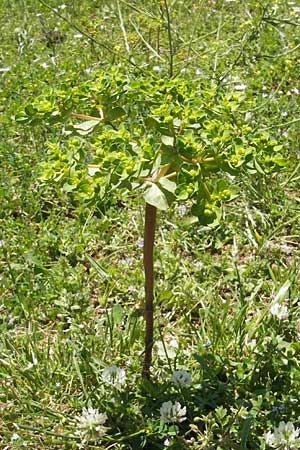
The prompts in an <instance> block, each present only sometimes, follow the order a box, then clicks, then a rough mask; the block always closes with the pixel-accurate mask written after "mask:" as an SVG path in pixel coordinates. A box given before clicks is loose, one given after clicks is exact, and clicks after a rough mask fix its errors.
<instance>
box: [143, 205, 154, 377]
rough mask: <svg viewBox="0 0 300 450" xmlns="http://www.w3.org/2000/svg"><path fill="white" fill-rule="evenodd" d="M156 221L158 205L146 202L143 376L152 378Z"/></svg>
mask: <svg viewBox="0 0 300 450" xmlns="http://www.w3.org/2000/svg"><path fill="white" fill-rule="evenodd" d="M155 223H156V207H155V206H152V205H149V203H146V206H145V227H144V273H145V311H144V317H145V322H146V330H145V353H144V362H143V369H142V376H143V378H147V379H148V380H149V379H150V368H151V363H152V347H153V298H154V292H153V291H154V269H153V252H154V236H155Z"/></svg>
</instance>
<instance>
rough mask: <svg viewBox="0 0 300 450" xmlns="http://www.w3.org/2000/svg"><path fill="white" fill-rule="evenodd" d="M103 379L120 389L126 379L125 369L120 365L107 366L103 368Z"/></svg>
mask: <svg viewBox="0 0 300 450" xmlns="http://www.w3.org/2000/svg"><path fill="white" fill-rule="evenodd" d="M102 380H103V381H104V383H106V384H110V385H111V386H113V387H114V388H116V389H118V390H120V389H121V388H122V386H123V384H124V383H125V381H126V372H125V369H120V368H119V367H117V366H115V365H113V366H107V367H105V368H104V369H103V372H102Z"/></svg>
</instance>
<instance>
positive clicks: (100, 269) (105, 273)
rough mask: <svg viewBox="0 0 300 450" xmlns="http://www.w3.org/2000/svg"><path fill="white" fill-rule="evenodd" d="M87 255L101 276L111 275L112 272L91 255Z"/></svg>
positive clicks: (107, 276)
mask: <svg viewBox="0 0 300 450" xmlns="http://www.w3.org/2000/svg"><path fill="white" fill-rule="evenodd" d="M85 257H86V259H87V260H88V261H89V263H90V264H91V265H92V266H93V267H94V269H95V270H96V271H97V272H98V274H99V275H100V276H101V277H103V278H109V277H110V274H109V273H108V272H107V271H106V270H104V269H103V267H102V266H101V265H100V264H99V263H98V262H97V261H95V260H94V258H92V257H91V256H90V255H85Z"/></svg>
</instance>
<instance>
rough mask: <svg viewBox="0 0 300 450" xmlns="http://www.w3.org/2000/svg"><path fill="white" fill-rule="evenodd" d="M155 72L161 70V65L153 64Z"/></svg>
mask: <svg viewBox="0 0 300 450" xmlns="http://www.w3.org/2000/svg"><path fill="white" fill-rule="evenodd" d="M153 70H154V72H161V71H162V68H161V67H160V66H153Z"/></svg>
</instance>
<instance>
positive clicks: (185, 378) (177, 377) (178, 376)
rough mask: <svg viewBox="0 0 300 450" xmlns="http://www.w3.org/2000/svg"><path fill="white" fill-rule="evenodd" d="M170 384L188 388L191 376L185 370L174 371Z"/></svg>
mask: <svg viewBox="0 0 300 450" xmlns="http://www.w3.org/2000/svg"><path fill="white" fill-rule="evenodd" d="M172 382H173V383H174V384H175V385H176V386H188V385H189V384H191V374H190V372H188V371H187V370H174V372H173V373H172Z"/></svg>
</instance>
